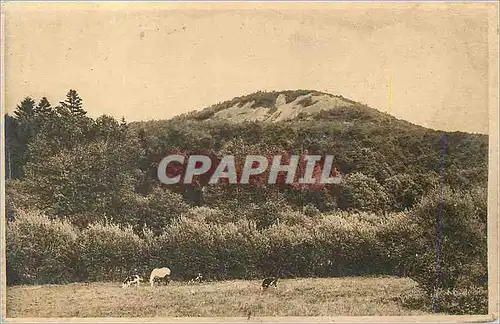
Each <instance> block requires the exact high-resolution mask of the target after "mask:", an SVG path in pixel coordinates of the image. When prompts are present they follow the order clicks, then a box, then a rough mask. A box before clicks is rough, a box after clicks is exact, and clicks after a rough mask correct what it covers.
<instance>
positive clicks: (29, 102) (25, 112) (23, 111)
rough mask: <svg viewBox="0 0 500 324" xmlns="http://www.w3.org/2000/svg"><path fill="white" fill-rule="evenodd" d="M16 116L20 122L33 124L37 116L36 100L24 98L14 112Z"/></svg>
mask: <svg viewBox="0 0 500 324" xmlns="http://www.w3.org/2000/svg"><path fill="white" fill-rule="evenodd" d="M14 116H15V118H16V119H17V120H18V121H19V122H31V121H33V117H34V116H35V100H33V98H31V97H26V98H24V100H23V101H21V103H20V104H19V105H17V107H16V110H15V111H14Z"/></svg>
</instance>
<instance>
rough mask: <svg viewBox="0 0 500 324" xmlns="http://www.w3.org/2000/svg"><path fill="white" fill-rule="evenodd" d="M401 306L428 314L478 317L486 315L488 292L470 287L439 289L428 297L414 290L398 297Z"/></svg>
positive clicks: (420, 291)
mask: <svg viewBox="0 0 500 324" xmlns="http://www.w3.org/2000/svg"><path fill="white" fill-rule="evenodd" d="M400 300H401V303H402V304H403V306H405V307H408V308H412V309H422V310H425V311H428V312H432V311H434V306H436V310H437V311H438V312H440V313H446V314H450V315H478V314H487V313H488V290H487V289H485V288H483V287H477V286H471V287H469V288H463V289H446V290H443V289H439V290H437V291H436V295H434V296H433V295H429V294H428V293H426V292H425V291H424V290H420V289H415V290H414V291H411V292H410V293H409V294H406V295H402V296H400Z"/></svg>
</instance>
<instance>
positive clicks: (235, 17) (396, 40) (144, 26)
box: [3, 3, 497, 133]
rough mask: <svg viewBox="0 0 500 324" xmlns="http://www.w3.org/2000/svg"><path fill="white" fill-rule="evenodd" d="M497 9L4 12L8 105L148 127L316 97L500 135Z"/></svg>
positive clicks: (234, 7)
mask: <svg viewBox="0 0 500 324" xmlns="http://www.w3.org/2000/svg"><path fill="white" fill-rule="evenodd" d="M492 11H493V12H497V6H495V5H492V4H481V3H470V4H460V5H459V4H453V5H452V4H439V5H438V4H436V3H434V4H426V3H419V4H415V3H413V4H402V3H398V4H395V3H392V4H391V3H386V4H369V3H365V4H360V3H357V4H356V3H351V4H346V3H328V4H325V3H316V4H312V3H309V4H303V3H302V4H294V3H281V4H280V3H274V4H262V3H247V4H230V3H209V4H207V3H205V4H195V3H190V4H186V3H184V4H182V3H177V4H173V3H163V4H158V3H156V4H154V5H153V4H138V3H134V4H131V3H129V4H123V3H122V4H96V3H86V4H67V3H66V4H45V5H41V4H38V5H35V4H30V3H24V4H19V3H17V4H16V3H10V4H7V5H5V4H4V7H3V13H4V15H5V18H4V19H5V33H4V36H5V40H4V41H5V52H4V58H5V59H4V64H5V76H4V78H5V96H6V98H5V99H6V100H5V101H4V105H5V108H6V110H7V111H12V110H13V109H14V108H15V106H16V104H17V103H18V102H19V101H20V100H22V99H23V98H24V97H25V96H32V97H34V98H35V99H37V100H39V99H40V98H41V97H42V96H46V97H47V98H48V99H49V101H51V103H52V104H53V105H56V104H57V103H58V102H59V101H61V100H63V99H64V96H65V94H66V92H67V91H68V90H69V89H70V88H72V89H76V90H77V91H78V92H79V93H80V95H81V97H82V98H83V103H84V108H85V109H86V110H87V111H88V112H89V115H90V116H93V117H95V116H98V115H100V114H109V115H112V116H115V117H117V118H120V117H121V116H124V117H125V118H126V119H127V120H128V121H136V120H149V119H165V118H170V117H172V116H174V115H178V114H180V113H185V112H188V111H191V110H194V109H198V110H200V109H201V108H204V107H206V106H209V105H211V104H214V103H217V102H220V101H224V100H229V99H232V98H233V97H236V96H240V95H245V94H249V93H252V92H255V91H258V90H286V89H313V90H319V91H324V92H328V93H332V94H341V95H343V96H345V97H348V98H350V99H353V100H355V101H359V102H362V103H366V104H368V105H370V106H371V107H373V108H376V109H379V110H381V111H384V112H389V113H391V114H392V115H394V116H396V117H398V118H402V119H406V120H408V121H410V122H413V123H416V124H419V125H423V126H426V127H431V128H435V129H444V130H461V131H469V132H481V133H487V132H488V62H489V60H490V59H491V58H489V57H488V53H490V51H491V49H490V48H489V45H488V31H489V24H490V29H491V22H490V23H489V21H491V12H492ZM489 13H490V15H489ZM489 17H490V19H489ZM496 31H497V30H496V29H495V32H496ZM490 34H491V31H490ZM490 55H491V54H490ZM389 90H390V91H389Z"/></svg>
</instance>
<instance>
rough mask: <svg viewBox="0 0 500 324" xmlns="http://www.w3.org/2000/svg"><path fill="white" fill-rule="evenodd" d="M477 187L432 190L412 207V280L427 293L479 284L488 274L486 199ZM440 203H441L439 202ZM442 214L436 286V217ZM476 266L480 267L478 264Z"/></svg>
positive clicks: (410, 259) (410, 247) (410, 246)
mask: <svg viewBox="0 0 500 324" xmlns="http://www.w3.org/2000/svg"><path fill="white" fill-rule="evenodd" d="M483 198H485V196H484V195H481V191H480V190H473V191H471V192H462V191H453V190H450V189H448V188H446V189H445V190H444V192H443V196H442V197H441V194H440V192H439V191H434V192H432V193H431V194H430V195H429V196H427V197H425V198H424V199H423V200H422V201H421V202H420V203H419V205H418V206H417V207H416V208H415V209H414V210H412V212H411V219H412V221H413V222H414V225H415V226H416V230H415V231H414V233H413V237H410V238H409V239H410V241H411V242H412V244H411V245H409V246H408V249H411V250H412V251H411V252H412V253H414V254H413V255H416V256H417V257H415V258H407V262H410V265H411V268H412V271H411V274H410V275H411V277H412V278H413V279H415V280H416V281H417V282H418V283H419V284H420V285H421V286H422V288H424V289H425V290H426V291H427V292H429V293H431V292H433V291H434V290H435V289H453V288H457V287H459V286H464V285H471V284H474V285H478V286H481V285H482V284H483V283H482V282H481V280H482V278H484V277H486V276H487V233H486V230H487V222H486V204H487V201H486V199H483ZM441 204H442V205H441ZM439 217H441V228H440V236H441V245H440V246H441V249H440V250H441V251H440V252H441V253H440V267H439V269H438V271H439V280H438V281H439V283H438V285H437V286H436V271H437V268H436V267H437V265H436V260H437V256H436V253H437V252H436V244H437V220H438V218H439ZM478 265H479V266H478Z"/></svg>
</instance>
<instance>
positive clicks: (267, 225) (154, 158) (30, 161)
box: [5, 90, 488, 313]
mask: <svg viewBox="0 0 500 324" xmlns="http://www.w3.org/2000/svg"><path fill="white" fill-rule="evenodd" d="M311 93H314V94H321V93H319V92H316V91H307V90H297V91H283V92H257V93H254V94H251V95H247V96H244V97H237V98H234V99H232V100H230V101H227V102H223V103H219V104H216V105H213V106H211V107H208V108H206V109H204V110H202V111H199V112H192V113H188V114H184V115H180V116H177V117H174V118H172V119H169V120H160V121H145V122H133V123H127V122H126V121H125V120H123V119H122V120H121V121H119V120H116V119H115V118H113V117H110V116H105V115H103V116H100V117H98V118H91V117H88V116H87V112H86V110H85V109H84V105H83V101H82V98H80V96H79V95H78V93H77V92H76V91H75V90H70V91H69V92H68V93H67V96H66V99H65V100H64V101H61V102H60V103H59V104H57V105H56V106H53V105H52V104H51V103H50V102H49V101H48V100H47V99H46V98H42V99H41V100H40V101H38V102H37V101H36V100H34V99H32V98H30V97H27V98H26V99H24V100H23V101H22V102H21V103H20V104H19V105H18V106H17V107H16V109H15V111H14V113H13V115H12V116H11V115H5V139H6V140H5V145H6V154H5V168H6V173H5V174H6V178H7V179H6V216H7V219H8V225H7V276H8V281H9V284H18V283H51V282H52V283H54V282H68V281H79V280H80V281H81V280H83V281H85V280H117V279H119V278H121V276H123V275H124V274H126V273H127V272H128V271H129V270H130V269H131V268H134V267H135V268H140V269H143V270H144V271H146V269H148V268H149V267H152V266H159V265H162V264H168V265H169V266H170V267H171V268H172V271H173V275H175V274H177V275H178V276H179V277H183V276H186V277H187V276H189V275H192V274H194V273H197V272H203V273H205V274H207V276H209V277H211V278H213V279H214V280H223V279H228V278H254V277H258V276H262V275H270V274H274V275H279V276H282V277H300V276H304V277H305V276H343V275H386V274H387V275H401V276H403V275H404V276H409V277H411V278H413V279H414V280H416V281H417V282H418V283H419V285H420V287H421V288H422V291H423V292H422V294H423V296H433V297H432V298H421V299H419V302H415V301H414V302H413V303H414V304H418V307H430V305H429V304H428V303H429V300H430V301H431V302H432V300H434V301H435V302H436V300H437V302H439V303H440V307H442V309H443V310H446V311H448V312H451V313H477V312H486V307H487V289H486V286H487V281H486V278H487V244H486V222H487V208H486V206H487V177H488V136H487V135H481V134H469V133H462V132H444V131H436V130H432V129H427V128H424V127H421V126H417V125H413V124H411V123H409V122H407V121H403V120H398V119H396V118H394V117H392V116H390V115H388V114H385V113H381V112H379V111H377V110H375V109H372V108H370V107H368V106H366V105H363V104H360V103H356V102H354V101H352V100H349V99H345V98H343V97H339V98H342V99H343V100H346V101H348V102H349V103H350V106H349V107H337V108H332V109H324V110H321V111H319V112H314V113H307V107H308V106H310V105H311V104H312V103H311V99H310V98H309V97H303V99H300V98H302V97H301V96H306V95H308V94H311ZM279 95H284V97H285V98H286V102H291V101H294V100H297V98H299V99H300V100H299V101H300V104H301V105H302V107H303V108H304V110H303V112H301V113H300V114H299V115H297V117H296V118H294V119H293V120H285V121H279V122H262V121H245V122H239V123H236V122H232V121H229V120H224V119H221V118H215V117H214V116H215V113H217V112H220V111H222V110H224V109H227V108H228V107H233V106H235V105H243V104H245V103H252V105H251V106H252V107H264V108H267V109H269V110H270V111H271V112H272V111H273V109H275V105H276V100H277V98H278V96H279ZM172 153H176V154H183V155H185V156H189V155H192V154H206V155H210V156H211V157H213V159H214V160H218V159H220V158H222V156H224V155H228V154H230V155H234V156H235V157H236V159H237V160H238V159H239V160H240V161H242V160H244V156H246V155H247V154H260V155H265V156H270V155H278V154H281V155H283V156H285V157H286V156H290V155H304V154H316V155H322V156H325V155H333V156H334V165H335V167H336V168H337V169H338V170H339V171H340V173H341V174H342V175H343V181H342V182H341V183H340V184H331V185H297V184H295V183H294V184H284V183H281V184H276V185H268V184H266V182H265V181H264V182H254V183H251V184H248V185H235V184H227V183H220V184H217V185H211V184H208V177H206V176H200V177H197V178H196V181H195V182H193V183H192V184H189V185H188V184H182V183H180V184H176V185H169V186H165V185H160V183H159V182H158V179H157V165H158V163H159V161H160V160H161V159H162V158H163V157H165V156H167V155H168V154H172ZM437 228H439V233H437ZM437 240H439V241H440V245H439V246H437ZM438 254H439V255H438ZM436 260H439V265H437V266H436V262H437V261H436ZM181 279H182V278H181ZM436 294H439V296H440V297H439V298H437V299H436ZM419 303H420V304H419ZM457 305H458V306H457Z"/></svg>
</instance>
